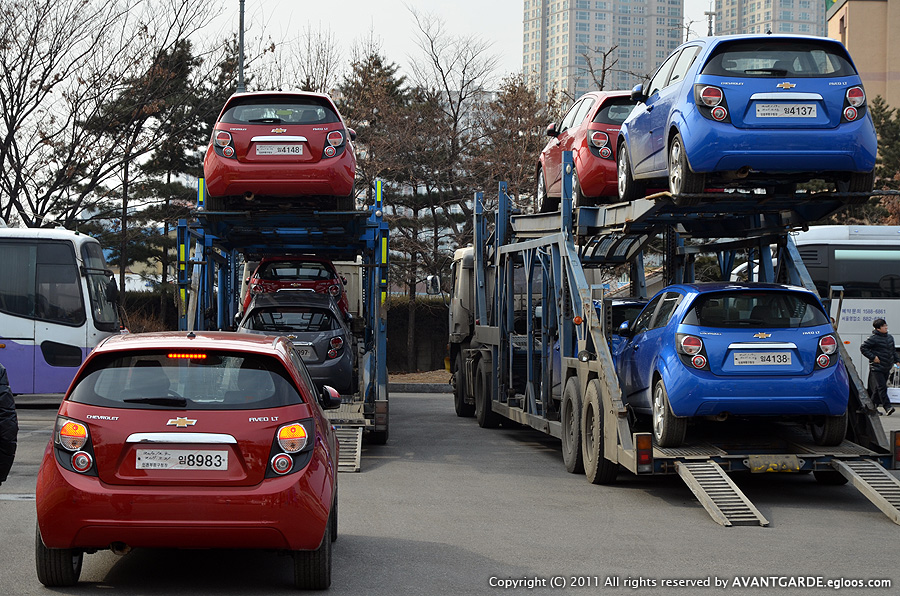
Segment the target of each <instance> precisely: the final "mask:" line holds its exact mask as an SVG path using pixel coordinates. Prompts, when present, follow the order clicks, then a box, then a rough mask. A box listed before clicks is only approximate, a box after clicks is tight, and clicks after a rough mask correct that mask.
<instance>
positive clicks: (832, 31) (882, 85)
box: [828, 0, 900, 108]
mask: <svg viewBox="0 0 900 596" xmlns="http://www.w3.org/2000/svg"><path fill="white" fill-rule="evenodd" d="M897 31H900V1H898V0H865V1H862V0H837V1H835V2H830V3H829V8H828V37H832V38H834V39H839V40H841V42H843V44H844V45H845V46H847V50H848V51H849V52H850V57H851V58H853V63H854V64H856V69H857V70H858V71H859V76H860V78H861V79H862V82H863V85H864V86H865V88H866V95H868V96H869V99H870V100H871V99H872V98H874V97H875V96H876V95H880V96H881V97H882V98H884V101H885V103H886V104H887V105H888V106H890V107H893V108H898V107H900V44H897V42H896V33H897Z"/></svg>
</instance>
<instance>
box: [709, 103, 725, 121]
mask: <svg viewBox="0 0 900 596" xmlns="http://www.w3.org/2000/svg"><path fill="white" fill-rule="evenodd" d="M710 114H712V117H713V119H714V120H718V121H719V122H721V121H722V120H724V119H725V118H727V117H728V110H726V109H725V108H723V107H722V106H716V107H714V108H713V109H712V112H710Z"/></svg>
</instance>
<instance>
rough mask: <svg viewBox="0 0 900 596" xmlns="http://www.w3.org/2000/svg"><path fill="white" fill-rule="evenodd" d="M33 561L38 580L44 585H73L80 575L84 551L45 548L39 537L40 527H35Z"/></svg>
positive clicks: (50, 586)
mask: <svg viewBox="0 0 900 596" xmlns="http://www.w3.org/2000/svg"><path fill="white" fill-rule="evenodd" d="M34 562H35V567H36V568H37V576H38V581H40V582H41V583H42V584H44V585H45V586H47V587H49V588H52V587H61V586H74V585H75V584H77V583H78V578H79V577H80V576H81V564H82V563H83V562H84V553H83V552H82V551H80V550H76V549H72V548H47V547H46V546H44V540H43V538H41V529H40V528H39V527H35V538H34Z"/></svg>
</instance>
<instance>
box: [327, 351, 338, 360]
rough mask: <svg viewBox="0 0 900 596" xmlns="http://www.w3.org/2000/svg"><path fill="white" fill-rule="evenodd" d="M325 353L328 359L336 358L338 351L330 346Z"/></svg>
mask: <svg viewBox="0 0 900 596" xmlns="http://www.w3.org/2000/svg"><path fill="white" fill-rule="evenodd" d="M325 355H326V356H328V358H329V359H333V358H337V355H338V353H337V350H335V349H334V348H332V349H330V350H328V352H326V354H325Z"/></svg>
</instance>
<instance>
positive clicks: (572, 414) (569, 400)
mask: <svg viewBox="0 0 900 596" xmlns="http://www.w3.org/2000/svg"><path fill="white" fill-rule="evenodd" d="M581 408H582V404H581V391H580V390H579V389H578V380H577V378H575V377H572V378H570V379H569V380H568V381H566V388H565V390H564V391H563V398H562V409H561V415H560V420H561V421H562V455H563V463H564V464H565V465H566V471H567V472H569V473H571V474H581V473H582V472H584V454H583V453H582V452H581Z"/></svg>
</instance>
